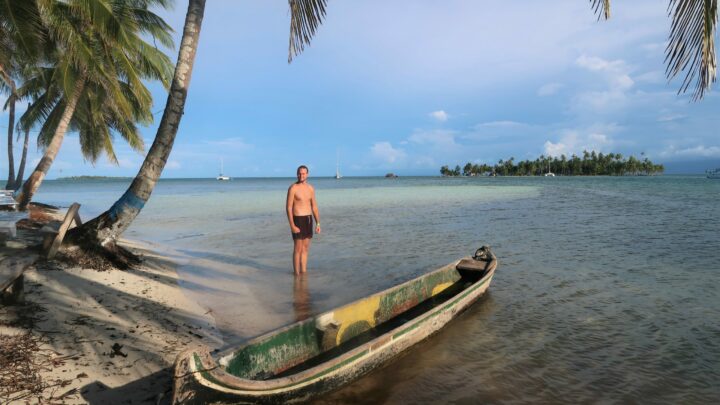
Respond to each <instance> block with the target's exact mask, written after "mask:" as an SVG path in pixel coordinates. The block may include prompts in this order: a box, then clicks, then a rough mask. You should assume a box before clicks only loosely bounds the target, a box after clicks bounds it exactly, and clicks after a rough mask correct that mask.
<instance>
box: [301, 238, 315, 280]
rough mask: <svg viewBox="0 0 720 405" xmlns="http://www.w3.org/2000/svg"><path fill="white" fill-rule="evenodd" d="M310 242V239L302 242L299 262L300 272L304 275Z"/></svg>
mask: <svg viewBox="0 0 720 405" xmlns="http://www.w3.org/2000/svg"><path fill="white" fill-rule="evenodd" d="M310 241H312V239H310V238H306V239H303V240H302V255H301V256H300V261H301V265H302V267H301V270H300V272H301V273H305V272H306V271H307V261H308V256H309V254H310Z"/></svg>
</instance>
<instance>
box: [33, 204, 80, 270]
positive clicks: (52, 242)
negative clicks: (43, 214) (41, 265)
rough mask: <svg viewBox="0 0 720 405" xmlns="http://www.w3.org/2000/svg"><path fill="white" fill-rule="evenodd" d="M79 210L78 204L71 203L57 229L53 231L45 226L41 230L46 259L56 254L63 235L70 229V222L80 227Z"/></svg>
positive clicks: (63, 237)
mask: <svg viewBox="0 0 720 405" xmlns="http://www.w3.org/2000/svg"><path fill="white" fill-rule="evenodd" d="M79 210H80V204H78V203H73V204H72V205H71V206H70V208H68V211H67V214H65V219H64V220H63V222H62V224H60V228H59V229H57V230H55V229H54V228H52V227H50V226H45V227H43V229H42V230H41V232H43V233H45V239H44V241H43V251H45V252H46V257H47V258H48V259H52V258H53V257H55V255H56V254H57V251H58V249H60V246H61V245H62V242H63V239H65V233H67V231H68V229H70V225H71V224H72V222H73V221H75V224H76V226H80V225H82V220H81V219H80V213H79V212H78V211H79Z"/></svg>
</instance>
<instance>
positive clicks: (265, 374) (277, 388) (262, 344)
mask: <svg viewBox="0 0 720 405" xmlns="http://www.w3.org/2000/svg"><path fill="white" fill-rule="evenodd" d="M496 267H497V259H496V258H495V255H494V254H493V253H492V252H491V251H490V249H489V248H487V247H485V246H483V247H482V248H480V249H478V250H477V252H476V253H475V255H474V256H472V257H467V258H463V259H461V260H457V261H455V262H453V263H450V264H448V265H446V266H444V267H441V268H439V269H437V270H434V271H432V272H430V273H427V274H425V275H423V276H420V277H418V278H415V279H413V280H410V281H407V282H405V283H403V284H400V285H397V286H395V287H392V288H389V289H387V290H385V291H381V292H379V293H376V294H373V295H370V296H369V297H365V298H362V299H359V300H357V301H355V302H352V303H350V304H347V305H344V306H342V307H339V308H336V309H334V310H331V311H328V312H325V313H323V314H320V315H317V316H315V317H313V318H309V319H306V320H303V321H300V322H296V323H294V324H291V325H288V326H285V327H283V328H280V329H277V330H275V331H272V332H269V333H267V334H265V335H262V336H260V337H257V338H255V339H252V340H250V341H248V342H246V343H244V344H242V345H241V346H238V347H233V348H230V349H228V350H225V351H224V352H221V353H220V354H217V355H214V356H213V355H211V354H210V352H209V349H207V348H194V349H191V350H188V351H185V352H183V353H181V354H180V355H179V356H178V358H177V360H176V362H175V386H174V389H173V403H174V404H206V403H238V402H242V403H247V402H250V403H287V402H296V401H305V400H307V399H309V398H311V397H312V396H315V395H318V394H322V393H324V392H328V391H330V390H333V389H335V388H338V387H339V386H341V385H343V384H345V383H347V382H350V381H352V380H354V379H356V378H358V377H360V376H362V375H364V374H367V373H368V372H370V371H371V370H373V369H375V368H377V367H378V366H380V365H382V364H383V363H385V362H386V361H388V360H389V359H391V358H392V357H394V356H396V355H397V354H399V353H400V352H402V351H403V350H406V349H408V348H410V347H411V346H413V345H414V344H416V343H418V342H420V341H421V340H423V339H425V338H427V337H428V336H430V335H431V334H433V333H434V332H436V331H438V330H439V329H441V328H442V327H443V326H445V324H447V323H448V322H449V321H450V320H451V319H453V318H454V317H455V316H457V315H458V314H459V313H460V312H461V311H462V310H464V309H466V308H467V307H468V306H470V304H472V303H473V302H475V300H477V299H478V298H479V297H480V296H481V295H482V294H483V293H484V292H485V291H486V290H487V288H488V287H489V286H490V281H491V280H492V277H493V275H494V274H495V269H496Z"/></svg>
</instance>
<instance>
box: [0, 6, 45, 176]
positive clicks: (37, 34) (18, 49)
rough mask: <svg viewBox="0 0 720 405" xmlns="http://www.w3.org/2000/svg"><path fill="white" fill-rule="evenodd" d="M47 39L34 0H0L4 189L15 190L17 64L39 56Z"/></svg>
mask: <svg viewBox="0 0 720 405" xmlns="http://www.w3.org/2000/svg"><path fill="white" fill-rule="evenodd" d="M46 38H47V36H46V32H45V30H44V29H43V26H42V24H41V21H40V14H39V10H38V8H37V4H36V3H35V2H34V1H9V0H4V1H0V89H1V90H2V91H3V92H4V93H6V94H8V97H7V102H6V103H5V105H4V107H3V108H4V109H7V110H8V133H7V137H8V140H7V142H8V151H7V153H8V180H7V184H6V186H5V188H7V189H13V190H14V189H15V184H16V182H17V179H16V177H15V162H14V155H13V131H14V129H15V103H16V102H17V100H18V96H17V92H16V90H17V84H16V80H15V79H16V77H17V75H18V72H19V70H20V66H22V65H24V64H28V63H33V62H35V61H36V60H37V59H38V58H39V57H40V51H41V49H42V47H43V46H42V44H43V42H44V41H45V39H46Z"/></svg>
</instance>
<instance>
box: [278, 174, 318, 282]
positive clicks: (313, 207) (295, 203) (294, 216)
mask: <svg viewBox="0 0 720 405" xmlns="http://www.w3.org/2000/svg"><path fill="white" fill-rule="evenodd" d="M307 178H308V168H307V166H305V165H302V166H300V167H298V169H297V182H295V183H293V184H292V185H291V186H290V188H289V189H288V194H287V203H286V209H287V216H288V222H289V223H290V232H291V233H292V238H293V243H294V244H295V247H294V250H293V270H294V271H295V275H296V276H298V275H300V274H302V273H305V272H306V271H307V260H308V252H309V251H310V240H311V239H312V237H313V220H312V217H313V216H315V222H316V224H315V232H317V233H320V212H319V211H318V206H317V200H316V199H315V189H314V188H313V186H311V185H310V184H308V182H307Z"/></svg>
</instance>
